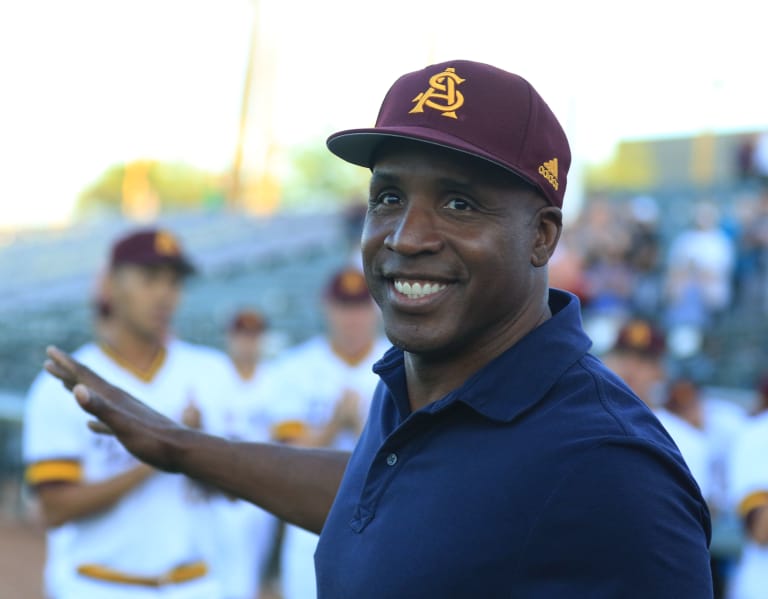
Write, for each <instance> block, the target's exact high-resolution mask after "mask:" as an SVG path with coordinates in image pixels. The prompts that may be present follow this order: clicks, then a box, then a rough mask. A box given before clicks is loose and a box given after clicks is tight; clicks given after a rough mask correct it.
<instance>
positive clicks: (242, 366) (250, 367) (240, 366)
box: [234, 361, 256, 381]
mask: <svg viewBox="0 0 768 599" xmlns="http://www.w3.org/2000/svg"><path fill="white" fill-rule="evenodd" d="M234 364H235V370H237V374H238V376H239V377H240V378H241V379H242V380H244V381H250V380H251V379H252V378H253V377H254V376H255V374H256V363H255V362H236V361H235V362H234Z"/></svg>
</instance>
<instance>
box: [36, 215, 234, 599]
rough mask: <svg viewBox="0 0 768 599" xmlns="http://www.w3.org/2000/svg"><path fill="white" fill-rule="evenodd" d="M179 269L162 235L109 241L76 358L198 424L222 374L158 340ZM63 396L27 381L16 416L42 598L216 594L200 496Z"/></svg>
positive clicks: (204, 356)
mask: <svg viewBox="0 0 768 599" xmlns="http://www.w3.org/2000/svg"><path fill="white" fill-rule="evenodd" d="M191 271H192V266H191V264H190V263H189V261H188V260H187V258H186V257H185V256H184V255H183V254H182V252H181V248H180V246H179V244H178V242H177V241H176V239H175V238H174V237H173V236H172V235H171V234H170V233H168V232H166V231H159V230H154V229H149V230H142V231H138V232H136V233H133V234H130V235H128V236H126V237H124V238H122V239H121V240H119V241H118V242H117V243H116V244H115V245H114V246H113V248H112V253H111V258H110V272H109V274H108V279H109V281H108V288H109V296H110V297H109V301H110V304H111V309H112V310H111V315H110V318H109V323H108V326H107V327H106V328H105V329H104V333H103V335H101V339H100V341H99V342H93V343H88V344H86V345H85V346H83V347H81V348H80V349H79V350H78V351H77V352H76V355H77V356H78V358H79V359H80V360H82V361H83V363H85V364H87V365H88V366H89V367H90V368H91V369H92V370H94V371H95V372H97V373H100V374H101V375H102V376H105V377H108V378H109V379H110V380H112V381H115V383H116V384H118V385H121V386H123V387H125V388H126V389H131V392H132V393H135V394H136V395H137V396H139V397H141V398H142V399H143V400H144V401H145V402H146V403H147V404H148V405H150V406H152V407H153V408H155V409H156V410H159V411H160V412H162V413H163V414H165V415H167V416H168V417H170V418H172V419H174V420H177V421H179V420H182V421H183V420H184V418H185V417H188V415H189V413H190V412H192V413H194V414H196V415H198V416H199V415H201V414H202V417H203V420H205V417H206V416H205V414H206V412H208V411H209V410H210V409H211V408H209V406H212V405H213V403H212V402H213V398H216V397H218V392H219V390H220V386H221V381H222V380H225V377H226V371H225V369H224V368H225V364H226V363H225V361H224V360H223V359H222V358H219V356H217V354H216V352H214V351H213V350H208V349H203V348H200V347H198V346H193V345H191V344H188V343H185V342H182V341H179V340H175V339H170V340H169V338H170V336H169V334H168V327H169V323H170V319H171V317H172V315H173V313H174V311H175V307H176V305H177V302H178V299H179V295H180V291H181V284H182V281H183V278H184V276H185V275H186V274H188V273H189V272H191ZM68 395H69V393H68V391H67V390H66V389H65V388H64V387H63V386H62V385H61V384H60V383H59V382H58V381H56V380H55V379H54V378H53V377H51V376H49V375H47V374H41V375H39V376H38V377H37V379H36V380H35V381H34V383H33V385H32V387H31V389H30V391H29V396H28V401H27V404H26V415H25V420H24V436H23V452H24V458H25V461H26V463H27V481H28V483H29V484H30V485H31V487H32V488H33V489H34V490H35V491H36V493H37V496H38V498H39V501H40V505H41V508H42V511H43V515H44V517H45V518H46V520H47V523H48V525H49V526H50V527H51V528H50V531H51V532H50V533H49V544H48V555H47V560H48V563H47V565H46V572H45V576H46V580H45V587H46V592H47V593H48V595H49V596H50V597H51V599H91V598H93V599H123V598H125V599H129V598H130V599H145V598H146V599H156V598H160V597H162V598H164V599H169V598H172V599H217V598H220V597H221V594H220V591H219V585H218V582H217V581H216V580H215V579H214V578H213V577H212V576H211V575H210V574H209V564H208V563H207V562H206V556H207V555H208V547H207V545H206V543H205V539H206V534H205V530H204V526H205V522H204V520H203V519H202V518H201V515H202V514H203V513H204V512H201V510H203V509H205V505H206V502H207V494H206V493H205V492H204V491H203V490H202V489H201V488H200V487H198V486H197V485H196V484H195V483H193V482H192V481H190V480H189V479H187V478H186V477H184V476H181V475H174V474H167V473H161V472H157V471H154V470H153V469H152V468H150V467H149V466H146V465H144V464H140V463H138V462H137V461H136V460H135V459H134V458H133V457H132V456H131V455H130V454H128V453H127V452H126V451H125V450H124V449H123V448H122V446H121V445H120V444H119V443H118V442H117V441H116V440H115V439H114V438H112V437H111V436H109V435H103V434H97V433H95V432H93V431H91V430H89V428H88V426H87V420H88V418H87V417H85V416H84V414H83V413H81V412H80V411H79V410H78V409H77V406H75V405H73V403H72V402H71V401H67V398H68ZM185 415H186V416H185ZM189 424H190V425H195V426H197V425H199V423H193V422H190V423H189Z"/></svg>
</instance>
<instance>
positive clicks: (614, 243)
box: [579, 197, 633, 316]
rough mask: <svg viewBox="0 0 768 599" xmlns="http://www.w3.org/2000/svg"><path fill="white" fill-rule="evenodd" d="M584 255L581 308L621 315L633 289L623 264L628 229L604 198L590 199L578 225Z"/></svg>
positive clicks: (626, 309) (625, 255) (627, 270)
mask: <svg viewBox="0 0 768 599" xmlns="http://www.w3.org/2000/svg"><path fill="white" fill-rule="evenodd" d="M579 232H580V235H579V240H580V243H581V247H582V253H583V256H584V279H585V296H586V298H585V299H586V304H585V309H586V310H588V311H589V312H590V313H592V314H595V313H603V314H605V313H610V314H617V315H620V316H624V315H625V314H626V313H627V311H628V310H629V307H630V298H631V295H632V291H633V287H632V284H633V281H632V272H631V270H630V267H629V264H628V263H627V252H628V250H629V244H630V236H629V231H628V229H627V227H626V225H625V223H624V221H623V220H622V219H620V218H619V214H618V212H617V211H616V209H615V207H614V206H613V204H611V203H610V202H609V201H608V199H607V198H603V197H598V198H595V199H593V200H592V201H591V202H590V203H589V204H588V206H587V209H586V213H585V215H584V220H583V222H582V224H581V226H580V227H579Z"/></svg>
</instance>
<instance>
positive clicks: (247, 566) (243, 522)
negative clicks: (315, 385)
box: [210, 309, 277, 599]
mask: <svg viewBox="0 0 768 599" xmlns="http://www.w3.org/2000/svg"><path fill="white" fill-rule="evenodd" d="M266 331H267V321H266V319H265V318H264V316H263V314H261V312H258V311H256V310H253V309H243V310H239V311H238V312H236V313H235V314H234V315H233V317H232V319H231V320H230V321H229V323H228V325H227V331H226V333H227V334H226V350H227V355H228V358H229V362H230V367H231V368H230V374H231V376H232V386H231V389H228V388H227V387H226V386H222V392H221V393H220V395H219V397H218V398H217V399H218V402H219V406H218V410H216V415H215V417H216V419H217V421H216V423H215V424H211V427H210V430H211V431H212V432H215V433H216V434H218V435H221V436H223V437H226V438H228V439H232V440H239V441H251V442H264V441H269V440H270V420H269V417H268V413H269V405H268V402H269V401H271V399H272V397H273V394H271V393H270V392H269V384H270V372H271V364H270V362H269V361H268V360H266V359H265V358H264V356H263V340H264V335H265V333H266ZM211 502H212V511H213V514H212V520H211V525H210V529H211V531H212V533H213V540H212V542H213V551H212V557H211V561H212V564H213V571H214V574H215V576H216V578H217V579H218V580H221V581H222V582H221V584H222V592H223V595H222V596H223V598H224V599H255V598H256V597H259V596H260V595H261V594H262V587H267V586H268V583H269V581H268V580H266V577H265V575H266V569H267V565H268V564H267V562H268V558H269V554H270V550H272V548H273V544H274V541H275V534H276V531H277V520H276V519H275V518H274V517H273V516H272V515H271V514H268V513H267V512H265V511H264V510H262V509H260V508H258V507H256V506H254V505H253V504H251V503H248V502H247V501H242V500H239V499H235V498H234V497H229V496H226V495H223V494H220V493H217V494H215V495H214V496H213V497H212V498H211ZM267 592H268V590H267V589H266V588H265V589H264V591H263V593H264V594H265V596H266V593H267Z"/></svg>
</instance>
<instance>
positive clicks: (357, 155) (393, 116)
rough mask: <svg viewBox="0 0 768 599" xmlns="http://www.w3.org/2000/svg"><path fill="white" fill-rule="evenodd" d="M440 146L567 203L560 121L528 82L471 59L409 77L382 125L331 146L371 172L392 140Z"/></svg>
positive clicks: (342, 136)
mask: <svg viewBox="0 0 768 599" xmlns="http://www.w3.org/2000/svg"><path fill="white" fill-rule="evenodd" d="M393 137H394V138H402V139H410V140H416V141H421V142H425V143H428V144H434V145H437V146H442V147H445V148H450V149H452V150H457V151H459V152H464V153H466V154H470V155H472V156H476V157H478V158H482V159H484V160H487V161H489V162H492V163H493V164H496V165H498V166H501V167H502V168H505V169H507V170H509V171H511V172H513V173H515V174H516V175H518V176H519V177H521V178H522V179H524V180H525V181H528V182H529V183H531V184H532V185H533V186H534V187H536V188H537V189H539V191H541V193H542V194H543V195H544V197H545V198H547V199H548V200H549V202H550V203H551V204H552V205H554V206H558V207H562V205H563V195H564V194H565V186H566V177H567V174H568V167H569V166H570V164H571V151H570V148H569V146H568V139H567V137H566V135H565V132H564V131H563V128H562V127H561V126H560V123H559V122H558V121H557V118H556V117H555V115H554V114H553V112H552V110H550V108H549V106H547V104H546V102H544V100H543V99H542V97H541V96H540V95H539V94H538V93H537V92H536V90H535V89H534V88H533V87H532V86H531V84H530V83H528V82H527V81H526V80H525V79H523V78H522V77H520V76H518V75H515V74H513V73H508V72H506V71H503V70H501V69H498V68H496V67H493V66H490V65H487V64H482V63H478V62H472V61H468V60H452V61H449V62H443V63H440V64H435V65H432V66H429V67H427V68H425V69H423V70H421V71H415V72H413V73H408V74H406V75H403V76H402V77H400V78H399V79H398V80H397V81H395V83H394V85H392V87H391V88H390V89H389V92H387V95H386V96H385V97H384V102H383V103H382V105H381V109H380V110H379V116H378V118H377V119H376V125H375V127H373V128H369V129H349V130H346V131H339V132H338V133H334V134H333V135H331V136H330V137H329V138H328V141H327V144H328V148H329V149H330V150H331V152H333V153H334V154H336V155H337V156H339V157H340V158H342V159H344V160H346V161H347V162H351V163H353V164H357V165H359V166H366V167H368V168H371V167H372V166H373V162H374V160H375V153H376V149H377V147H378V145H379V144H380V143H381V142H382V141H383V140H385V139H387V138H393Z"/></svg>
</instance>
